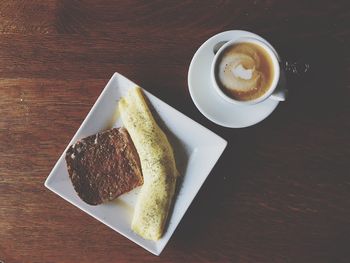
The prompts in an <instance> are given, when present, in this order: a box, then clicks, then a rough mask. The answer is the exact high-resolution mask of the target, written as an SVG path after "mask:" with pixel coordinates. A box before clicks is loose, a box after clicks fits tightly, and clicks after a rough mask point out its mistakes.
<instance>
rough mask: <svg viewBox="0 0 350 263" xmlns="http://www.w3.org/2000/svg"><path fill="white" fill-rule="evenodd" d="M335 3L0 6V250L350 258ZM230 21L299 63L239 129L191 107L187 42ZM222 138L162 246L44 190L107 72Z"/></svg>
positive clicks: (36, 256) (130, 258)
mask: <svg viewBox="0 0 350 263" xmlns="http://www.w3.org/2000/svg"><path fill="white" fill-rule="evenodd" d="M349 7H350V6H349V4H348V3H347V1H311V2H307V1H303V2H302V1H300V2H299V3H298V1H277V0H270V1H258V0H256V1H232V2H230V1H96V0H95V1H92V0H85V1H78V0H61V1H58V0H56V1H55V0H50V1H39V0H32V1H24V0H4V1H1V2H0V34H1V35H0V62H1V63H0V261H3V262H6V263H10V262H11V263H12V262H142V261H145V262H160V261H164V262H237V263H238V262H239V263H242V262H269V263H271V262H298V263H300V262H308V263H309V262H318V263H320V262H350V250H349V248H350V177H349V176H350V161H349V159H350V158H349V157H350V136H349V135H350V103H349V97H350V77H349V75H350V71H349V69H350V67H349V65H350V63H349V40H350V38H349V36H350V32H349V20H350V13H349ZM231 29H244V30H249V31H253V32H255V33H257V34H260V35H262V36H263V37H265V38H267V39H268V40H269V41H270V42H271V43H272V44H273V45H274V46H275V47H276V48H277V49H278V50H279V51H280V53H281V54H283V56H285V57H288V58H289V59H291V60H298V59H302V60H305V61H307V62H308V63H309V64H310V66H311V68H310V72H309V74H307V75H305V76H298V75H297V76H292V77H290V79H289V82H288V84H289V88H290V94H289V98H288V101H287V102H284V103H281V104H280V105H279V106H278V108H277V110H276V111H275V112H274V113H273V114H272V115H271V116H270V117H269V118H268V119H266V120H265V121H263V122H262V123H259V124H258V125H255V126H252V127H249V128H244V129H228V128H223V127H220V126H218V125H215V124H213V123H212V122H210V121H209V120H207V119H206V118H205V117H204V116H202V115H201V114H200V113H199V111H198V110H197V108H196V107H195V106H194V104H193V102H192V100H191V98H190V95H189V91H188V86H187V71H188V66H189V64H190V61H191V58H192V56H193V54H194V53H195V51H196V50H197V48H198V47H199V46H200V45H201V44H202V43H203V42H204V41H205V40H206V39H208V38H209V37H211V36H212V35H214V34H216V33H218V32H221V31H225V30H231ZM116 71H117V72H120V73H121V74H123V75H125V76H127V77H129V78H130V79H132V80H134V81H135V82H136V83H139V84H140V85H142V86H143V87H144V88H145V89H147V90H149V91H150V92H152V93H154V94H155V95H156V96H158V97H159V98H161V99H162V100H164V101H165V102H167V103H169V104H170V105H172V106H173V107H175V108H177V109H179V110H180V111H182V112H183V113H185V114H186V115H188V116H189V117H191V118H193V119H194V120H196V121H198V122H199V123H201V124H203V125H204V126H206V127H208V128H209V129H211V130H213V131H214V132H216V133H217V134H219V135H220V136H222V137H223V138H225V139H226V140H227V141H228V147H227V149H226V151H225V152H224V154H223V156H222V157H221V159H220V160H219V162H218V163H217V164H216V166H215V168H214V169H213V171H212V172H211V174H210V175H209V177H208V179H207V181H206V182H205V184H204V185H203V187H202V188H201V190H200V192H199V193H198V195H197V197H196V198H195V200H194V202H193V203H192V205H191V206H190V208H189V210H188V212H187V213H186V215H185V217H184V218H183V220H182V221H181V223H180V225H179V227H178V228H177V230H176V232H175V233H174V235H173V237H172V238H171V240H170V242H169V244H168V245H167V247H166V248H165V250H164V251H163V253H162V254H161V256H160V257H156V256H153V255H151V254H150V253H148V252H147V251H145V250H143V249H142V248H140V247H139V246H137V245H136V244H134V243H132V242H131V241H129V240H128V239H126V238H124V237H123V236H121V235H119V234H117V233H116V232H114V231H113V230H111V229H109V228H108V227H106V226H105V225H103V224H101V223H99V222H98V221H96V220H95V219H93V218H92V217H90V216H88V215H87V214H85V213H84V212H82V211H80V210H79V209H77V208H76V207H74V206H72V205H70V204H69V203H67V202H66V201H64V200H63V199H62V198H60V197H58V196H57V195H55V194H53V193H52V192H50V191H48V190H47V189H45V188H44V181H45V179H46V177H47V175H48V174H49V172H50V171H51V169H52V167H53V165H54V164H55V162H56V161H57V159H58V157H59V156H60V155H61V153H62V152H63V150H64V149H65V147H66V145H67V143H68V142H69V140H70V139H71V138H72V136H73V135H74V133H75V131H76V130H77V128H78V127H79V126H80V124H81V122H82V121H83V119H84V118H85V116H86V114H87V113H88V111H89V110H90V108H91V106H92V105H93V103H94V102H95V100H96V98H97V97H98V95H99V94H100V92H101V90H102V89H103V87H104V86H105V84H106V83H107V81H108V79H109V78H110V77H111V75H112V74H113V72H116Z"/></svg>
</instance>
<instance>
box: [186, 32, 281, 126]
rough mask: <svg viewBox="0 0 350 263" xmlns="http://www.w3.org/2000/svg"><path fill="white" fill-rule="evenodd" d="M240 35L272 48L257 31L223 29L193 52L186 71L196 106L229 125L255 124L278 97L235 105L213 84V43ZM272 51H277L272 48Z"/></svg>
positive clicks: (268, 110) (214, 119) (276, 102)
mask: <svg viewBox="0 0 350 263" xmlns="http://www.w3.org/2000/svg"><path fill="white" fill-rule="evenodd" d="M241 37H255V38H257V39H259V40H261V41H264V42H265V43H266V44H267V45H269V46H270V47H271V48H272V49H273V47H272V46H271V45H270V44H269V43H268V42H267V41H266V40H265V39H263V38H262V37H260V36H258V35H256V34H253V33H250V32H247V31H242V30H231V31H226V32H222V33H219V34H217V35H215V36H213V37H211V38H209V39H208V40H207V41H206V42H204V43H203V44H202V46H201V47H200V48H199V49H198V50H197V52H196V53H195V54H194V56H193V58H192V61H191V64H190V68H189V71H188V86H189V91H190V95H191V97H192V100H193V102H194V104H195V105H196V107H197V108H198V110H199V111H200V112H201V113H202V114H203V115H204V116H205V117H207V118H208V119H209V120H211V121H212V122H214V123H216V124H219V125H221V126H224V127H229V128H243V127H248V126H251V125H254V124H256V123H258V122H260V121H262V120H264V119H265V118H266V117H267V116H269V115H270V114H271V113H272V112H273V111H274V109H275V108H276V107H277V105H278V103H279V101H277V100H272V99H267V100H265V101H263V102H260V103H258V104H255V105H247V106H245V105H243V106H238V105H234V104H231V103H229V102H227V101H225V100H224V99H223V98H221V97H220V95H219V94H218V93H217V92H216V91H215V89H214V88H213V87H212V85H211V80H210V67H211V63H212V60H213V58H214V52H213V48H214V46H215V45H216V44H217V43H219V42H221V41H229V40H234V39H237V38H241ZM273 51H274V52H275V53H276V54H277V52H276V51H275V50H274V49H273ZM277 56H278V55H277ZM281 73H282V72H281ZM284 80H285V79H284V76H282V74H281V80H280V81H284ZM279 85H280V84H279Z"/></svg>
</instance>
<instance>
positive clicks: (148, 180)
mask: <svg viewBox="0 0 350 263" xmlns="http://www.w3.org/2000/svg"><path fill="white" fill-rule="evenodd" d="M119 111H120V114H121V118H122V121H123V124H124V126H125V128H126V129H127V130H128V132H129V134H130V137H131V139H132V141H133V142H134V145H135V147H136V150H137V152H138V154H139V157H140V162H141V169H142V173H143V178H144V184H143V186H142V187H141V190H140V193H139V195H138V199H137V201H136V205H135V210H134V215H133V219H132V222H131V229H132V230H133V231H134V232H135V233H137V234H138V235H140V236H141V237H143V238H145V239H149V240H158V239H160V238H161V237H162V235H163V232H164V228H165V224H166V221H167V217H168V214H169V210H170V207H171V203H172V199H173V197H174V192H175V186H176V178H177V177H178V171H177V169H176V164H175V158H174V153H173V149H172V147H171V145H170V143H169V141H168V139H167V137H166V135H165V133H164V132H163V131H162V130H161V129H160V128H159V126H158V124H157V123H156V121H155V120H154V118H153V116H152V113H151V111H150V109H149V108H148V106H147V103H146V101H145V98H144V97H143V94H142V90H141V88H139V87H136V88H134V89H131V90H129V92H128V94H127V95H126V96H125V97H123V98H122V99H121V100H120V101H119Z"/></svg>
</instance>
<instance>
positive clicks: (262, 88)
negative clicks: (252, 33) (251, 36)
mask: <svg viewBox="0 0 350 263" xmlns="http://www.w3.org/2000/svg"><path fill="white" fill-rule="evenodd" d="M273 77H274V67H273V62H272V59H271V57H270V55H269V54H268V52H267V51H266V50H265V49H264V48H263V47H261V46H259V45H258V44H254V43H249V42H246V43H237V44H234V45H232V46H229V47H227V48H226V49H225V50H224V51H223V52H222V53H221V54H220V56H219V57H218V60H217V63H216V66H215V78H216V82H217V83H218V85H219V87H220V89H222V91H223V92H224V93H225V94H226V95H228V96H229V97H231V98H233V99H235V100H241V101H248V100H254V99H257V98H259V97H261V96H263V95H264V94H265V93H266V92H267V91H268V90H269V88H270V87H271V84H272V81H273Z"/></svg>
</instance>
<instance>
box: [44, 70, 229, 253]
mask: <svg viewBox="0 0 350 263" xmlns="http://www.w3.org/2000/svg"><path fill="white" fill-rule="evenodd" d="M136 86H137V85H136V84H135V83H133V82H132V81H130V80H128V79H127V78H125V77H124V76H122V75H121V74H119V73H115V74H114V75H113V76H112V78H111V79H110V81H109V82H108V84H107V85H106V87H105V88H104V90H103V91H102V93H101V95H100V96H99V98H98V99H97V101H96V102H95V104H94V106H93V107H92V109H91V110H90V112H89V114H88V115H87V117H86V118H85V120H84V121H83V123H82V125H81V126H80V128H79V129H78V131H77V132H76V134H75V135H74V137H73V139H72V140H71V141H70V143H69V144H68V146H67V148H66V150H65V151H64V152H63V153H62V155H61V157H60V158H59V160H58V161H57V163H56V164H55V166H54V168H53V169H52V171H51V173H50V175H49V176H48V178H47V179H46V181H45V186H46V187H47V188H48V189H50V190H51V191H53V192H54V193H56V194H57V195H59V196H61V197H62V198H64V199H65V200H66V201H68V202H70V203H71V204H73V205H75V206H76V207H78V208H79V209H81V210H83V211H84V212H86V213H87V214H89V215H91V216H92V217H94V218H96V219H97V220H99V221H101V222H102V223H104V224H106V225H107V226H109V227H110V228H112V229H113V230H115V231H117V232H118V233H120V234H122V235H123V236H125V237H127V238H128V239H130V240H132V241H133V242H135V243H137V244H138V245H140V246H141V247H143V248H145V249H146V250H148V251H149V252H151V253H153V254H155V255H159V254H160V253H161V252H162V250H163V249H164V247H165V246H166V244H167V243H168V241H169V239H170V237H171V236H172V234H173V233H174V231H175V229H176V227H177V225H178V224H179V222H180V220H181V218H182V217H183V216H184V214H185V212H186V210H187V209H188V207H189V205H190V204H191V202H192V200H193V199H194V197H195V196H196V194H197V192H198V191H199V189H200V187H201V186H202V184H203V183H204V181H205V179H206V178H207V176H208V175H209V173H210V171H211V170H212V168H213V167H214V165H215V163H216V162H217V160H218V159H219V157H220V156H221V154H222V152H223V151H224V149H225V147H226V145H227V142H226V141H225V140H224V139H222V138H221V137H219V136H218V135H216V134H214V133H213V132H211V131H210V130H208V129H207V128H205V127H203V126H202V125H200V124H198V123H197V122H195V121H193V120H191V119H190V118H188V117H187V116H185V115H184V114H182V113H181V112H179V111H177V110H175V109H174V108H172V107H171V106H169V105H168V104H166V103H165V102H163V101H161V100H160V99H158V98H157V97H155V96H153V95H152V94H150V93H149V92H147V91H145V90H143V93H144V95H145V97H146V98H147V100H148V101H149V102H150V105H151V108H152V109H153V111H154V114H155V118H156V119H157V120H158V121H159V125H160V126H161V128H162V129H163V130H164V131H165V133H166V134H167V136H168V138H169V141H170V143H171V144H172V146H173V149H174V153H175V159H176V162H177V167H178V170H179V172H180V174H181V177H180V180H179V181H180V183H179V185H178V188H177V191H176V194H175V197H174V206H173V209H172V211H171V212H170V214H169V220H168V225H167V227H166V229H165V232H164V234H163V236H162V237H161V238H160V239H159V240H157V241H151V240H146V239H143V238H142V237H140V236H138V235H137V234H135V233H134V232H133V231H132V230H131V220H132V216H133V211H134V206H135V202H136V199H137V196H138V193H139V191H140V187H138V188H136V189H134V190H132V191H130V192H128V193H126V194H124V195H121V196H120V197H118V198H116V199H115V200H113V201H110V202H107V203H104V204H101V205H98V206H92V205H88V204H87V203H85V202H83V201H82V200H81V199H80V198H79V197H78V195H77V193H76V192H75V190H74V188H73V185H72V183H71V181H70V178H69V175H68V171H67V164H66V162H65V153H66V151H67V149H68V147H69V145H71V144H74V143H76V142H77V141H78V140H80V139H81V138H84V137H87V136H89V135H92V134H96V133H98V132H101V131H103V130H106V129H109V128H113V127H120V126H122V121H121V118H120V116H119V114H118V111H117V105H118V101H119V100H120V98H121V97H123V96H125V95H126V94H127V92H128V91H129V90H130V89H132V88H134V87H136ZM194 135H195V136H194ZM141 187H142V186H141Z"/></svg>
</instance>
